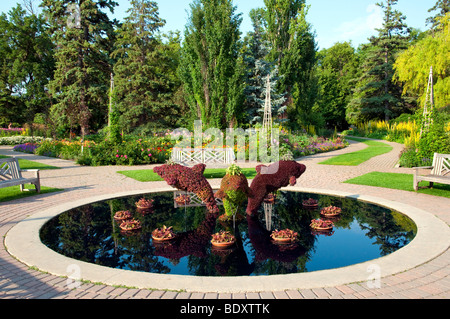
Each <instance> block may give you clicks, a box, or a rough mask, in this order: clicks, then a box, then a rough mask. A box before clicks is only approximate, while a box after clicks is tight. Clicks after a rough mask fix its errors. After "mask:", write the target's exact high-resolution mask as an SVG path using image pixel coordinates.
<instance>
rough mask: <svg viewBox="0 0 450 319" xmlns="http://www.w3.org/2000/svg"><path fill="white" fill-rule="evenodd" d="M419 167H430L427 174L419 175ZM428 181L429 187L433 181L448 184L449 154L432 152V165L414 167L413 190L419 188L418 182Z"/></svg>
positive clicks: (449, 172) (449, 173) (449, 176)
mask: <svg viewBox="0 0 450 319" xmlns="http://www.w3.org/2000/svg"><path fill="white" fill-rule="evenodd" d="M420 169H431V172H430V174H428V175H419V170H420ZM421 181H427V182H430V187H433V184H434V183H441V184H449V185H450V154H439V153H434V157H433V164H432V166H422V167H415V173H414V190H416V191H417V190H418V189H419V182H421Z"/></svg>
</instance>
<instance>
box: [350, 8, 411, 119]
mask: <svg viewBox="0 0 450 319" xmlns="http://www.w3.org/2000/svg"><path fill="white" fill-rule="evenodd" d="M397 1H398V0H386V3H385V4H384V3H383V2H382V3H377V6H379V7H380V8H381V9H382V10H383V12H384V17H383V25H382V27H381V28H380V29H377V31H378V35H377V36H373V37H371V38H369V44H368V46H370V48H367V50H366V60H365V61H364V63H363V65H362V68H363V75H362V77H361V78H360V79H359V80H358V83H359V85H358V87H357V88H356V92H355V96H354V100H353V101H350V104H352V105H353V109H354V108H355V107H354V105H355V104H359V106H358V108H359V113H360V116H359V117H360V119H361V120H370V119H383V120H389V119H391V118H392V117H395V116H397V115H400V114H401V113H403V112H405V111H407V110H408V107H410V105H409V104H408V103H407V102H406V101H405V100H404V99H403V98H402V88H401V86H400V85H398V84H396V83H394V82H393V80H392V76H393V74H394V70H393V64H394V62H395V58H396V55H397V54H398V53H399V52H400V51H401V50H403V49H405V48H406V47H407V41H408V35H409V29H408V27H407V26H406V24H405V23H404V20H405V16H404V15H402V14H401V13H400V12H399V11H397V10H395V9H394V5H396V4H397Z"/></svg>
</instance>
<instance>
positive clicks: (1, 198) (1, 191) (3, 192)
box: [0, 184, 62, 203]
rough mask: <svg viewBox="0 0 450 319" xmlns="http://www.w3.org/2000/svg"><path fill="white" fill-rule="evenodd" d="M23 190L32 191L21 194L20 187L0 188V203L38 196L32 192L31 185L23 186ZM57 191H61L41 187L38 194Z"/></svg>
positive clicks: (32, 187)
mask: <svg viewBox="0 0 450 319" xmlns="http://www.w3.org/2000/svg"><path fill="white" fill-rule="evenodd" d="M25 188H27V189H32V191H29V192H21V191H20V186H11V187H5V188H0V203H1V202H7V201H10V200H14V199H19V198H24V197H29V196H35V195H38V193H36V192H35V191H34V185H31V184H30V185H25ZM59 191H62V189H59V188H51V187H46V186H41V192H40V193H39V194H47V193H52V192H59Z"/></svg>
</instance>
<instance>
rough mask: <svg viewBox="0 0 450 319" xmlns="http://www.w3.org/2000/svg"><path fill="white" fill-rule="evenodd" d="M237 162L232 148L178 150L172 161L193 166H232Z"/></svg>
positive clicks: (174, 153) (173, 152) (175, 151)
mask: <svg viewBox="0 0 450 319" xmlns="http://www.w3.org/2000/svg"><path fill="white" fill-rule="evenodd" d="M234 160H235V155H234V151H233V149H231V148H220V149H217V148H201V149H197V148H177V147H175V148H174V149H173V151H172V161H174V162H175V163H178V164H181V165H185V166H193V165H197V164H200V163H203V164H220V163H221V164H231V163H233V162H234Z"/></svg>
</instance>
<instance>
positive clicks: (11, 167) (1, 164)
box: [0, 157, 41, 193]
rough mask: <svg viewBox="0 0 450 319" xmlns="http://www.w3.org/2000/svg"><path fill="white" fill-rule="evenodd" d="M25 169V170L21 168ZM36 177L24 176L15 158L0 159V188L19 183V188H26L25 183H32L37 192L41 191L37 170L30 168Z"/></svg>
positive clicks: (22, 189)
mask: <svg viewBox="0 0 450 319" xmlns="http://www.w3.org/2000/svg"><path fill="white" fill-rule="evenodd" d="M23 171H26V170H23ZM32 171H33V172H35V174H36V177H31V178H24V177H23V176H22V170H21V169H20V166H19V161H18V160H17V158H15V157H13V158H6V159H0V188H4V187H10V186H16V185H20V190H21V191H24V190H26V189H25V188H24V185H25V184H33V185H34V186H35V188H36V191H37V192H38V193H40V192H41V184H40V177H39V170H32Z"/></svg>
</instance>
